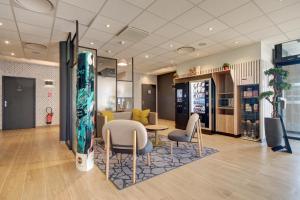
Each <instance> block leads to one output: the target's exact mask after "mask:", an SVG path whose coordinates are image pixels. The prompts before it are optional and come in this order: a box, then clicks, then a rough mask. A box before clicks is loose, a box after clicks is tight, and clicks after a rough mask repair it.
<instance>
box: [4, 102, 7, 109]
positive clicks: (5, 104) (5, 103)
mask: <svg viewBox="0 0 300 200" xmlns="http://www.w3.org/2000/svg"><path fill="white" fill-rule="evenodd" d="M4 108H7V101H6V100H4Z"/></svg>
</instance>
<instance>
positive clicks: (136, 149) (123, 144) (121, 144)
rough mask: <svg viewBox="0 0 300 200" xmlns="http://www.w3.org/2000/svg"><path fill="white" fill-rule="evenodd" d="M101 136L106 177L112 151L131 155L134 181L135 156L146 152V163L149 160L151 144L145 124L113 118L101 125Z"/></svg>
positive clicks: (114, 153)
mask: <svg viewBox="0 0 300 200" xmlns="http://www.w3.org/2000/svg"><path fill="white" fill-rule="evenodd" d="M102 136H103V139H104V142H105V149H106V179H107V180H108V178H109V156H110V151H112V155H122V154H132V155H133V156H132V157H133V177H132V181H133V183H135V179H136V156H139V155H144V154H147V161H148V165H150V161H151V157H150V156H151V155H150V153H151V151H152V149H153V145H152V143H151V141H150V140H148V134H147V131H146V128H145V126H143V125H142V124H141V123H140V122H137V121H133V120H113V121H110V122H108V123H106V124H105V125H104V126H103V128H102ZM118 160H119V161H120V160H121V159H118ZM121 162H122V161H121Z"/></svg>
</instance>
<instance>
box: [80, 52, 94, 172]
mask: <svg viewBox="0 0 300 200" xmlns="http://www.w3.org/2000/svg"><path fill="white" fill-rule="evenodd" d="M93 60H94V59H93V54H92V53H91V52H82V53H79V55H78V67H77V85H76V88H77V94H76V113H77V123H76V135H77V152H76V167H77V169H78V170H80V171H89V170H91V169H92V168H93V165H94V149H93V142H94V132H95V116H94V115H95V112H94V110H95V74H94V73H95V71H94V63H93Z"/></svg>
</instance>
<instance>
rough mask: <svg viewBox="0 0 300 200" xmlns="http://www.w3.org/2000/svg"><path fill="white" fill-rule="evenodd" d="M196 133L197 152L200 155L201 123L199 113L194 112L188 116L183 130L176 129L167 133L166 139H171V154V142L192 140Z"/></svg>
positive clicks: (201, 142)
mask: <svg viewBox="0 0 300 200" xmlns="http://www.w3.org/2000/svg"><path fill="white" fill-rule="evenodd" d="M195 134H197V144H198V153H199V156H201V154H202V151H203V140H202V133H201V125H200V120H199V115H198V114H196V113H194V114H192V115H191V116H190V118H189V121H188V124H187V126H186V129H185V130H180V129H176V130H174V131H172V132H170V133H169V134H168V139H169V140H170V141H171V143H170V146H171V147H170V148H171V150H170V151H171V155H173V142H176V143H177V146H178V143H179V142H192V139H193V136H194V135H195Z"/></svg>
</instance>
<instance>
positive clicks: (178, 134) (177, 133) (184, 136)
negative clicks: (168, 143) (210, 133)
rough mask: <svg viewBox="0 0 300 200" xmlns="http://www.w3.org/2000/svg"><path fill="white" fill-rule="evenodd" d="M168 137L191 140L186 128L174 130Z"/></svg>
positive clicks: (179, 140)
mask: <svg viewBox="0 0 300 200" xmlns="http://www.w3.org/2000/svg"><path fill="white" fill-rule="evenodd" d="M168 139H169V140H172V141H176V142H177V141H178V142H190V140H191V137H190V136H189V135H188V134H187V132H186V130H174V131H172V132H171V133H169V135H168Z"/></svg>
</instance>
